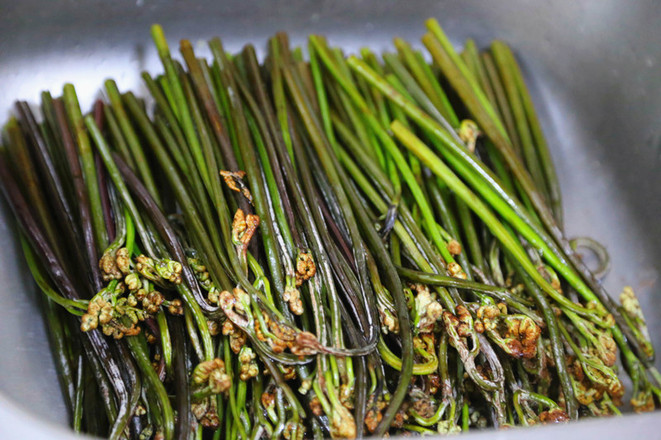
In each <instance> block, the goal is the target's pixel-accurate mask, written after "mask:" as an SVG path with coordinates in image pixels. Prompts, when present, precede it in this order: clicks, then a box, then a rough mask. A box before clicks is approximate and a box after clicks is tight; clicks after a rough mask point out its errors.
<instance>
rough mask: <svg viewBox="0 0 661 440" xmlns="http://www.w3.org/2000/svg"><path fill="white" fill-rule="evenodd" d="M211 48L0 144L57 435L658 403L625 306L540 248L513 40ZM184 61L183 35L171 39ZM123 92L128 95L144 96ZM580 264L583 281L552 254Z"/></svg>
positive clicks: (549, 233)
mask: <svg viewBox="0 0 661 440" xmlns="http://www.w3.org/2000/svg"><path fill="white" fill-rule="evenodd" d="M427 28H428V30H429V32H428V33H427V34H426V35H425V36H424V37H423V43H424V46H425V48H426V49H427V51H428V52H429V55H431V62H429V61H427V59H426V58H425V56H424V55H423V53H422V52H420V51H417V50H415V49H413V47H412V46H411V45H410V44H409V43H408V42H406V41H404V40H402V39H400V38H395V39H394V41H393V43H394V48H393V50H392V51H385V52H383V53H382V54H378V53H375V52H373V51H371V50H370V49H368V48H363V49H361V50H360V52H359V54H355V55H345V54H344V53H343V52H342V50H341V49H339V48H335V47H332V46H331V45H330V44H329V43H328V42H327V41H326V40H325V38H323V37H321V36H317V35H312V36H310V38H309V40H308V42H307V45H306V48H305V49H306V52H307V53H305V51H304V49H303V48H301V47H291V46H290V43H289V39H288V37H287V35H286V34H284V33H279V34H277V35H276V36H274V37H273V38H271V39H270V40H269V41H268V45H267V51H266V52H267V53H266V55H265V57H264V59H260V58H259V57H258V55H257V53H258V51H257V50H256V49H255V48H254V47H253V46H252V45H248V46H246V47H244V48H243V49H242V50H241V51H239V52H238V53H229V52H227V51H226V48H225V47H224V46H223V44H222V42H221V41H220V39H218V38H214V39H212V40H210V41H209V49H210V52H211V55H212V57H211V58H210V59H209V60H207V59H204V58H199V56H198V54H196V50H195V49H194V45H193V44H192V43H191V42H190V41H188V40H182V41H181V42H180V46H179V49H180V54H181V57H182V60H183V61H182V62H179V61H177V59H176V55H175V54H173V53H171V52H170V49H169V47H168V44H167V40H166V39H165V34H164V32H163V29H162V28H161V27H160V26H158V25H154V26H153V27H152V37H153V40H154V44H155V47H156V49H157V52H158V55H159V59H160V60H161V62H162V64H163V70H164V72H163V73H162V74H157V75H151V74H149V73H146V72H145V73H143V74H142V78H143V79H144V82H145V86H146V90H147V93H148V96H146V97H145V98H146V99H145V100H142V99H141V98H139V97H138V96H136V95H135V94H133V93H132V92H130V91H128V92H124V93H123V92H121V91H120V90H119V88H118V86H117V84H116V83H115V82H114V81H113V80H112V79H108V80H106V81H105V83H104V86H105V96H106V99H107V102H103V101H102V100H98V101H97V102H96V103H95V105H94V108H93V111H92V112H90V113H89V114H86V113H84V112H83V110H82V109H81V108H80V104H79V101H78V97H77V95H76V91H75V89H74V87H73V86H72V85H71V84H67V85H65V86H64V89H63V96H62V97H53V96H51V94H50V93H49V92H44V93H43V94H42V102H41V105H40V110H41V114H42V118H41V120H40V117H39V115H37V114H35V113H33V111H32V110H31V108H30V106H29V105H28V103H25V102H18V103H17V104H16V109H15V110H16V116H15V117H11V118H10V119H9V121H8V122H7V124H6V125H5V126H4V129H3V133H2V138H1V140H0V181H1V185H0V186H1V187H2V190H3V193H4V195H5V198H6V199H7V202H8V205H9V207H10V208H11V210H12V212H13V214H14V216H15V217H16V220H17V224H18V226H19V229H20V241H21V248H22V250H23V254H24V256H25V260H26V262H27V267H28V269H29V270H30V273H31V274H32V276H33V278H34V279H35V281H36V283H37V286H38V287H39V290H40V291H41V292H42V293H43V295H44V296H43V300H44V301H43V303H44V316H45V318H46V319H45V322H46V324H47V327H48V329H49V334H50V339H51V345H52V349H53V354H54V359H55V364H56V366H57V369H58V372H59V374H60V377H61V379H62V380H61V384H62V390H63V394H64V396H65V401H66V404H67V406H68V408H69V411H70V418H71V425H72V427H73V429H74V430H75V431H77V432H87V433H90V434H93V435H97V436H105V437H109V438H111V439H119V438H135V439H145V438H162V439H168V440H169V439H174V438H192V437H193V436H194V437H195V438H213V439H221V438H225V439H237V438H240V439H243V440H248V439H262V438H271V439H280V438H284V439H288V440H292V439H295V440H302V439H304V438H315V439H321V438H334V439H349V438H362V437H367V436H376V437H382V436H385V435H389V436H407V435H412V434H414V435H417V434H422V435H426V434H450V433H458V432H461V431H465V430H470V429H474V428H477V429H479V428H484V427H486V426H491V427H494V428H501V427H509V426H517V425H518V426H531V425H536V424H546V423H558V422H565V421H567V420H570V419H576V418H579V417H584V416H588V415H591V416H606V415H619V414H620V413H621V412H620V409H619V407H620V406H621V405H622V404H623V402H622V400H623V398H624V396H625V395H627V394H625V389H624V383H626V381H625V380H624V377H623V375H622V371H620V369H618V367H617V359H618V357H619V358H620V359H621V362H622V366H623V368H622V370H623V371H624V372H626V373H627V374H628V375H629V377H630V378H631V384H632V393H631V401H630V403H631V407H632V408H633V409H634V411H638V412H643V411H651V410H654V409H655V408H656V406H657V405H658V404H659V403H660V401H661V375H660V374H659V373H658V371H657V370H656V369H655V368H654V367H653V366H651V361H652V359H653V354H654V349H653V345H652V341H651V338H650V333H649V329H648V323H647V322H646V320H645V317H644V315H643V310H642V308H641V304H640V302H639V300H638V298H637V296H636V294H635V293H634V291H633V290H632V289H631V288H630V287H624V288H623V290H622V293H621V294H620V297H619V303H616V302H615V301H614V300H613V299H611V298H610V297H609V296H608V295H607V293H606V292H605V291H604V290H603V287H602V286H601V285H600V284H599V283H598V282H597V281H596V279H597V278H601V277H603V276H605V274H606V272H607V271H608V269H609V259H608V253H607V252H606V251H605V249H604V248H603V246H601V245H600V244H599V243H597V242H596V241H594V240H591V239H589V238H584V237H581V238H577V239H574V240H568V239H567V238H566V236H565V232H564V231H563V213H562V201H561V194H560V192H559V185H558V177H557V174H556V170H555V168H554V165H553V162H552V160H551V152H550V146H549V145H547V143H546V141H545V139H544V136H543V133H542V130H541V125H540V123H539V120H538V118H537V114H536V111H535V108H534V106H533V102H532V99H531V95H530V93H529V92H528V89H527V87H526V85H525V81H524V76H523V74H522V71H521V68H520V67H519V65H518V63H517V60H516V58H515V55H514V53H513V51H512V50H511V49H510V48H509V47H508V46H507V45H506V44H505V43H503V42H500V41H496V42H494V43H493V44H492V45H491V46H489V47H488V48H487V49H485V50H484V51H482V52H480V50H479V48H478V47H477V45H476V44H475V42H474V41H472V40H468V41H467V43H466V45H465V48H464V50H463V52H462V53H461V54H460V53H457V52H456V51H455V49H454V48H453V47H452V45H451V44H450V42H449V40H448V38H447V36H446V35H445V34H444V33H443V31H442V29H441V28H440V26H439V25H438V23H437V22H436V21H435V20H429V21H428V22H427ZM195 48H197V45H195ZM147 103H150V105H147ZM584 250H587V251H590V252H592V253H593V254H594V255H595V256H596V257H597V260H598V263H599V264H598V265H597V267H596V269H595V270H594V271H592V272H591V271H590V270H589V269H588V268H587V266H586V264H585V263H584V262H583V261H581V259H580V258H579V255H578V252H579V251H581V252H582V251H584Z"/></svg>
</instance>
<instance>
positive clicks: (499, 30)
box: [0, 0, 661, 439]
mask: <svg viewBox="0 0 661 440" xmlns="http://www.w3.org/2000/svg"><path fill="white" fill-rule="evenodd" d="M430 16H434V17H437V18H438V19H439V21H440V22H441V24H442V25H443V26H444V28H445V30H446V32H447V33H448V35H449V36H450V37H451V38H452V39H453V40H454V42H455V43H456V44H459V45H460V44H461V42H462V41H463V39H465V38H467V37H473V38H474V39H476V41H477V43H478V45H486V44H488V43H489V42H490V41H491V40H492V39H494V38H500V39H503V40H506V41H508V42H509V43H510V44H511V45H512V46H513V48H514V49H515V50H516V53H517V55H518V57H519V59H520V60H521V62H522V65H523V67H524V70H525V74H526V76H527V78H528V82H529V85H530V87H531V91H532V94H533V99H534V100H535V103H536V106H537V109H538V111H539V113H540V116H541V119H542V125H543V128H544V130H545V133H546V135H547V138H548V141H549V145H551V150H552V155H553V158H554V160H555V162H556V164H557V168H558V170H559V175H560V179H561V183H562V189H563V194H564V202H565V209H566V224H567V228H568V232H569V235H570V236H572V235H589V236H591V237H592V238H595V239H597V240H598V241H600V242H602V243H604V244H605V245H606V246H607V248H608V249H609V251H610V254H611V262H612V270H611V273H610V275H609V276H608V277H607V278H606V280H605V284H606V286H607V288H608V289H609V291H610V292H611V293H613V294H617V293H619V291H620V289H621V288H622V286H624V285H631V286H633V287H634V289H635V290H636V292H637V293H638V295H639V297H640V299H641V303H642V304H643V307H644V310H645V311H646V315H647V318H648V321H649V325H650V332H651V333H652V334H653V335H654V336H657V338H656V340H657V343H658V341H661V307H659V303H658V287H657V278H658V277H659V271H660V270H661V228H659V227H658V226H657V222H658V219H659V218H660V217H661V197H659V195H660V191H661V190H660V189H659V188H661V173H659V172H657V170H658V168H659V165H660V162H661V161H660V159H661V124H659V121H661V75H659V73H660V67H661V44H659V43H661V27H659V26H658V23H659V22H660V19H661V7H660V5H659V2H658V1H657V0H648V1H629V2H622V1H618V0H600V1H592V2H590V1H578V2H577V1H574V0H555V1H553V2H532V1H526V0H519V1H516V0H511V1H510V0H507V1H503V0H501V1H499V2H485V1H480V0H474V1H473V0H464V1H462V2H458V1H455V2H450V1H438V0H436V1H432V0H408V1H406V2H404V1H400V2H397V1H395V0H361V1H351V0H328V1H302V0H270V1H255V0H242V1H225V2H218V1H211V0H208V1H195V2H193V1H173V0H162V1H156V0H133V1H125V0H115V1H112V2H108V1H103V0H86V1H76V0H68V1H65V0H22V1H15V0H14V1H12V0H0V84H1V86H0V120H3V121H4V120H5V119H6V117H7V116H8V114H9V111H10V108H11V105H12V103H13V101H14V100H15V99H18V98H21V99H27V100H28V101H32V102H36V101H37V99H38V95H39V92H40V91H41V90H42V89H50V90H52V91H53V92H54V93H57V92H58V91H59V90H61V87H62V84H63V83H64V82H66V81H70V82H72V83H74V84H75V85H76V86H77V88H78V92H79V96H80V97H81V104H82V105H83V107H85V106H88V105H89V104H90V103H91V102H92V99H93V98H94V97H96V96H97V94H98V93H99V90H100V87H101V85H102V81H103V80H104V79H105V78H107V77H113V78H115V79H116V80H117V82H118V84H119V86H120V88H122V89H133V90H138V91H141V90H144V88H143V86H142V84H141V81H140V77H139V74H140V71H141V70H143V69H147V70H150V71H152V72H158V71H160V65H159V63H158V59H157V56H156V53H155V50H154V49H153V48H152V45H151V41H150V39H149V25H150V24H152V23H154V22H158V23H161V24H162V25H163V26H164V28H165V30H166V33H167V35H168V37H169V39H170V41H171V43H172V46H173V47H176V45H175V43H176V41H177V40H178V39H179V38H181V37H186V38H189V39H190V40H191V41H193V42H196V41H198V40H199V41H200V42H201V43H200V53H205V52H204V51H203V49H202V47H203V45H202V41H203V40H206V39H208V38H209V37H211V36H216V35H217V36H220V37H221V38H222V39H223V41H224V43H225V46H226V47H227V48H228V49H229V50H235V49H239V48H240V47H241V45H242V44H244V43H246V42H252V43H255V44H256V45H257V46H258V47H259V48H262V46H263V44H264V42H265V40H266V38H267V37H269V36H270V35H272V34H273V33H274V32H275V31H278V30H287V31H289V32H290V35H291V40H292V42H293V43H294V44H304V43H305V38H306V36H307V35H308V34H309V33H322V34H325V35H327V36H328V37H329V39H330V41H331V42H332V43H334V44H337V45H340V46H342V47H344V48H345V49H347V50H355V49H358V48H359V47H361V46H365V45H366V46H370V47H372V48H374V49H377V50H383V49H386V48H389V47H391V43H390V42H391V38H392V37H393V36H401V37H404V38H406V39H408V40H409V41H411V42H416V43H417V42H418V40H419V37H420V36H421V35H422V33H423V30H424V25H423V21H424V19H426V18H427V17H430ZM417 45H418V46H419V45H420V44H419V43H418V44H417ZM0 208H2V209H0V248H1V249H2V250H1V251H0V268H1V270H0V286H2V290H1V291H0V310H2V313H3V317H2V319H1V320H0V335H1V336H0V438H53V439H55V438H56V439H60V438H61V439H65V438H70V437H71V436H70V434H69V433H68V431H67V429H66V423H67V422H66V411H65V407H64V404H63V401H62V398H61V396H60V389H59V386H58V382H57V377H56V373H55V370H54V368H53V363H52V360H51V356H50V352H49V347H48V341H47V338H46V335H45V332H44V326H43V323H42V320H41V317H40V315H39V311H38V307H37V301H36V295H38V293H37V292H36V289H35V287H34V286H33V284H32V282H31V281H30V278H29V276H28V274H27V271H26V268H25V265H24V263H23V260H22V257H21V254H20V249H18V247H17V241H16V240H15V239H14V229H13V224H12V220H11V217H10V216H9V213H8V210H7V209H6V206H4V204H2V205H1V206H0ZM657 348H658V346H657ZM657 365H659V362H657ZM659 423H661V414H658V413H656V414H650V415H645V416H634V415H629V416H625V417H624V418H621V419H609V420H591V421H585V422H578V423H575V424H570V425H564V426H561V427H548V428H541V429H536V430H534V431H532V432H531V431H527V430H514V431H507V432H504V431H501V432H498V433H493V432H488V433H483V434H475V435H476V436H477V437H479V436H481V435H485V436H486V435H488V436H489V437H490V438H494V437H496V438H500V437H502V438H504V437H505V436H507V437H508V438H524V437H526V438H530V436H533V437H535V438H539V439H543V438H549V439H550V438H553V437H558V436H562V437H564V438H567V439H569V438H593V437H594V438H597V437H598V436H599V437H604V438H618V437H621V436H625V435H627V436H642V435H647V436H649V437H651V438H657V437H658V436H659V433H658V426H659Z"/></svg>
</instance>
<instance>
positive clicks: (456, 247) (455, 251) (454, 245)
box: [446, 240, 461, 255]
mask: <svg viewBox="0 0 661 440" xmlns="http://www.w3.org/2000/svg"><path fill="white" fill-rule="evenodd" d="M446 247H447V250H448V252H450V255H459V254H460V253H461V244H460V243H459V242H458V241H457V240H450V241H448V244H447V246H446Z"/></svg>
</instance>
